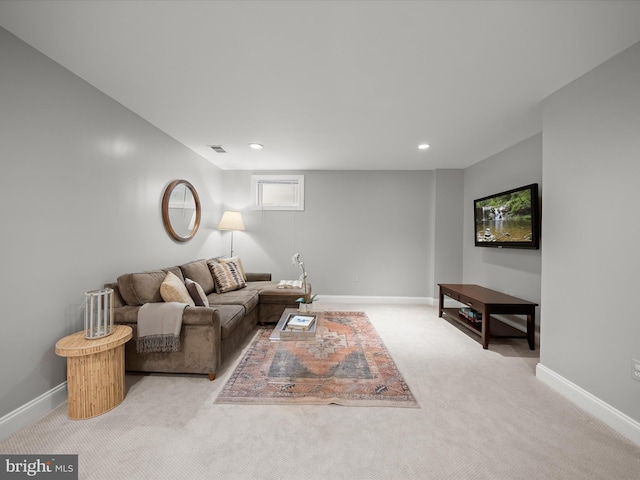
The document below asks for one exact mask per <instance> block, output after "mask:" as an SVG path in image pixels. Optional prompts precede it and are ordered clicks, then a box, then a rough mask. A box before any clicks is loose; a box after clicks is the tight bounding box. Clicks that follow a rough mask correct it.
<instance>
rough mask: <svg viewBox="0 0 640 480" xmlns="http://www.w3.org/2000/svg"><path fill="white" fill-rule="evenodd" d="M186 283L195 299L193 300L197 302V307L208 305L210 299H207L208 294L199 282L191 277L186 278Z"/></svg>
mask: <svg viewBox="0 0 640 480" xmlns="http://www.w3.org/2000/svg"><path fill="white" fill-rule="evenodd" d="M184 284H185V286H186V287H187V290H188V291H189V295H190V296H191V298H192V299H193V302H194V303H195V304H196V307H208V306H209V300H207V295H206V294H205V293H204V289H203V288H202V287H201V286H200V284H199V283H198V282H194V281H193V280H191V279H190V278H185V279H184Z"/></svg>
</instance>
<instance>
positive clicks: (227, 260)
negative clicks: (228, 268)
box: [217, 257, 247, 282]
mask: <svg viewBox="0 0 640 480" xmlns="http://www.w3.org/2000/svg"><path fill="white" fill-rule="evenodd" d="M217 260H218V263H230V262H235V263H236V264H237V265H238V269H239V270H240V274H241V275H242V278H243V280H244V281H245V282H246V281H247V274H246V273H245V272H244V267H243V266H242V260H240V257H230V258H218V259H217Z"/></svg>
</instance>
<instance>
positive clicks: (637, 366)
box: [631, 359, 640, 382]
mask: <svg viewBox="0 0 640 480" xmlns="http://www.w3.org/2000/svg"><path fill="white" fill-rule="evenodd" d="M631 378H633V379H634V380H638V381H639V382H640V360H635V359H633V360H631Z"/></svg>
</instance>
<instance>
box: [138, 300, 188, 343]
mask: <svg viewBox="0 0 640 480" xmlns="http://www.w3.org/2000/svg"><path fill="white" fill-rule="evenodd" d="M186 306H187V304H186V303H178V302H163V303H145V304H144V305H142V306H141V307H140V310H138V338H137V339H136V348H137V351H138V353H149V352H177V351H178V350H180V329H181V328H182V313H183V312H184V309H185V307H186Z"/></svg>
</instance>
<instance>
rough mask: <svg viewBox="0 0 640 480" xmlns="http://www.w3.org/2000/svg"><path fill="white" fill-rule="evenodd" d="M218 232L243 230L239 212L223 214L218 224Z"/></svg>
mask: <svg viewBox="0 0 640 480" xmlns="http://www.w3.org/2000/svg"><path fill="white" fill-rule="evenodd" d="M218 230H244V222H243V221H242V215H240V212H224V213H223V214H222V219H221V220H220V223H219V224H218Z"/></svg>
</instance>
